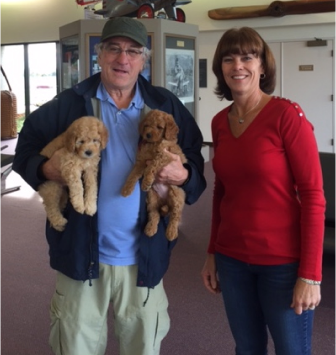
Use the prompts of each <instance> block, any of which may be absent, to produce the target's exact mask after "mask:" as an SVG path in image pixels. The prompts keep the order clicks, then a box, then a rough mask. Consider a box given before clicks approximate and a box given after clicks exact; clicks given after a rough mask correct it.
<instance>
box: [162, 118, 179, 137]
mask: <svg viewBox="0 0 336 355" xmlns="http://www.w3.org/2000/svg"><path fill="white" fill-rule="evenodd" d="M165 121H166V127H165V134H164V137H165V139H167V140H168V141H173V140H175V139H176V138H177V133H178V132H179V128H178V126H177V124H176V123H175V120H174V118H173V116H172V115H169V114H166V115H165Z"/></svg>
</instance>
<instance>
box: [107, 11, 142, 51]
mask: <svg viewBox="0 0 336 355" xmlns="http://www.w3.org/2000/svg"><path fill="white" fill-rule="evenodd" d="M111 37H127V38H130V39H133V41H135V42H137V43H139V44H141V45H142V46H143V47H146V45H147V38H148V34H147V29H146V27H145V25H144V24H143V23H142V22H140V21H137V20H134V19H132V18H130V17H113V18H111V19H110V20H108V21H107V22H106V23H105V26H104V28H103V32H102V36H101V39H100V42H104V41H105V40H106V39H108V38H111Z"/></svg>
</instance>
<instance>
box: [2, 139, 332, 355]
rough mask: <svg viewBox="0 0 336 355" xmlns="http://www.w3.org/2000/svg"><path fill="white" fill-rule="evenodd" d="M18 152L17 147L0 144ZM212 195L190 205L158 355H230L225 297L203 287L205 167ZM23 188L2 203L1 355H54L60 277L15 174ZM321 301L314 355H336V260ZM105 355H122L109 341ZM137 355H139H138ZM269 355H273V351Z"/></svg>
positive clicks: (37, 213) (41, 218) (35, 207)
mask: <svg viewBox="0 0 336 355" xmlns="http://www.w3.org/2000/svg"><path fill="white" fill-rule="evenodd" d="M1 143H2V145H5V144H6V145H9V148H8V150H6V153H8V152H13V151H14V145H15V140H13V141H2V142H1ZM205 174H206V178H207V181H208V188H207V190H206V192H205V193H204V194H203V195H202V197H201V198H200V200H199V201H198V202H197V203H196V204H195V205H193V206H186V207H185V210H184V215H183V221H182V225H181V228H180V236H179V241H178V244H177V246H176V248H175V249H174V252H173V256H172V259H171V265H170V269H169V271H168V273H167V274H166V276H165V278H164V283H165V287H166V291H167V294H168V298H169V301H170V307H169V310H170V316H171V330H170V332H169V334H168V336H167V338H166V339H165V340H164V341H163V344H162V351H161V355H233V354H234V343H233V340H232V337H231V334H230V331H229V328H228V323H227V320H226V317H225V312H224V309H223V305H222V299H221V296H213V295H211V294H209V293H208V292H207V291H206V290H205V289H204V287H203V285H202V281H201V277H200V271H201V268H202V266H203V262H204V258H205V253H206V247H207V242H208V236H209V230H210V214H211V198H212V196H211V194H212V184H213V173H212V169H211V163H206V171H205ZM18 184H19V185H21V189H20V190H19V191H17V192H14V193H11V194H8V195H4V196H2V200H1V202H2V203H1V207H2V208H1V218H2V220H1V227H2V233H1V239H2V245H1V256H2V257H1V286H2V287H1V288H2V289H1V291H2V292H1V295H2V297H1V354H3V355H51V352H50V350H49V346H48V334H49V302H50V298H51V295H52V293H53V290H54V281H55V273H54V271H53V270H51V269H50V267H49V262H48V249H47V244H46V241H45V237H44V223H45V213H44V209H43V206H42V204H41V202H40V199H39V197H38V195H37V194H36V193H35V192H34V191H33V190H32V189H31V188H30V187H29V186H28V185H27V184H25V183H24V182H23V181H22V180H21V179H20V177H19V176H18V175H17V174H16V173H13V172H12V173H11V174H10V175H9V176H8V178H7V181H6V185H7V187H8V186H15V185H18ZM323 274H324V278H323V284H322V302H321V305H320V306H319V307H318V308H317V310H316V312H315V314H316V316H315V328H314V337H313V355H332V354H335V259H334V254H326V255H325V257H324V267H323ZM112 328H113V327H112V322H111V321H110V336H109V339H110V342H109V345H108V350H107V352H106V355H117V354H118V351H117V345H116V342H115V340H114V338H113V334H112ZM134 355H137V354H134ZM269 355H274V350H273V348H272V344H270V350H269Z"/></svg>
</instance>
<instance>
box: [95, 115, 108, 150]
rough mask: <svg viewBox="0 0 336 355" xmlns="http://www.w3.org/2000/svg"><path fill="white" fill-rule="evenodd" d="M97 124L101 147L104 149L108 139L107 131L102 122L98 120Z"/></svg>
mask: <svg viewBox="0 0 336 355" xmlns="http://www.w3.org/2000/svg"><path fill="white" fill-rule="evenodd" d="M98 125H99V126H98V132H99V135H100V139H101V149H105V148H106V145H107V141H108V136H109V132H108V130H107V128H106V127H105V125H104V123H103V122H101V121H99V123H98Z"/></svg>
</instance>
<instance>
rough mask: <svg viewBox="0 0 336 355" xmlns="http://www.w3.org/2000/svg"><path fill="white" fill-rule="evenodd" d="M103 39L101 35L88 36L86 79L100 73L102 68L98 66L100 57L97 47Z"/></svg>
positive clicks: (88, 34) (89, 34)
mask: <svg viewBox="0 0 336 355" xmlns="http://www.w3.org/2000/svg"><path fill="white" fill-rule="evenodd" d="M100 38H101V34H100V33H87V34H86V56H85V57H86V61H85V62H86V70H85V72H86V77H89V76H91V75H94V74H96V73H98V72H100V70H101V68H100V66H99V64H98V56H97V53H96V52H95V49H94V48H95V45H96V44H97V43H99V41H100Z"/></svg>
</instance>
